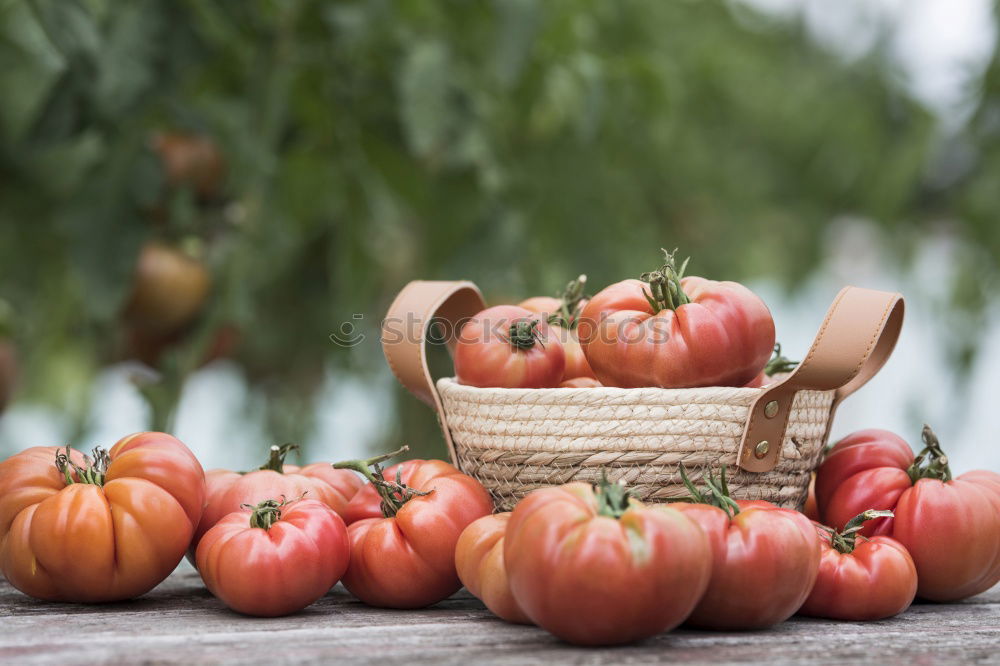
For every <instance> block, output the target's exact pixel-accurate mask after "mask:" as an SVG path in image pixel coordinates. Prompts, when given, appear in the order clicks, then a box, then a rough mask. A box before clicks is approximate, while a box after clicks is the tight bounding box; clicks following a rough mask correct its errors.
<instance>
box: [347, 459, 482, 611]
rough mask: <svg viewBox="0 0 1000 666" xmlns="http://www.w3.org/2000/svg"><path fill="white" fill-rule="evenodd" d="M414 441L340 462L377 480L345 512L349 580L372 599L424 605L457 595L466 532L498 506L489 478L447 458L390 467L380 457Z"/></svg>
mask: <svg viewBox="0 0 1000 666" xmlns="http://www.w3.org/2000/svg"><path fill="white" fill-rule="evenodd" d="M406 448H407V447H403V448H402V449H400V450H399V451H396V452H394V453H391V454H388V455H385V456H378V457H376V458H371V459H369V460H351V461H346V462H342V463H337V464H336V465H335V467H338V468H341V469H353V470H355V471H358V472H361V473H362V474H364V475H365V476H366V478H367V479H368V480H369V483H368V484H367V485H365V487H364V488H362V489H361V490H360V491H358V494H357V495H355V496H354V498H353V499H352V500H351V501H350V503H349V504H348V505H347V509H346V510H345V511H344V513H343V514H342V515H343V516H344V520H345V521H346V522H347V526H348V527H347V532H348V535H349V536H350V539H351V564H350V566H349V567H348V569H347V573H346V574H345V575H344V578H343V583H344V587H346V588H347V589H348V591H350V592H351V594H353V595H354V596H356V597H357V598H358V599H361V601H363V602H365V603H366V604H368V605H370V606H382V607H386V608H423V607H425V606H430V605H431V604H435V603H437V602H439V601H441V600H442V599H446V598H447V597H449V596H451V595H452V594H454V593H455V592H456V591H457V590H458V589H459V588H460V587H461V586H462V584H461V582H460V581H459V578H458V573H457V571H456V569H455V546H456V544H457V543H458V537H459V536H460V535H461V534H462V531H463V530H464V529H465V528H466V527H468V526H469V524H470V523H471V522H472V521H474V520H476V519H477V518H480V517H482V516H486V515H489V514H490V513H491V512H492V511H493V501H492V500H491V499H490V495H489V493H487V492H486V489H485V488H483V486H482V484H481V483H479V481H477V480H475V479H474V478H472V477H471V476H467V475H465V474H462V473H461V472H459V471H458V470H457V469H455V468H454V467H452V466H451V465H449V464H448V463H446V462H444V461H443V460H407V461H406V462H403V463H400V464H398V465H394V466H392V467H390V468H389V469H387V470H385V472H384V473H383V471H382V469H381V467H380V466H379V465H378V463H379V462H381V461H382V460H385V459H387V458H389V457H392V456H394V455H397V454H398V453H401V452H402V451H405V450H406ZM371 466H374V468H375V471H374V472H373V471H372V470H370V469H369V467H371Z"/></svg>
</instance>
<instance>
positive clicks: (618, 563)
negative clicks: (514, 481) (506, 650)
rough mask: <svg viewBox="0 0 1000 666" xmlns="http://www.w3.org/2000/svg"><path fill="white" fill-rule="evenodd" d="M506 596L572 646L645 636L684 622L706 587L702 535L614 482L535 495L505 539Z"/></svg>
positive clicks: (514, 517) (707, 562)
mask: <svg viewBox="0 0 1000 666" xmlns="http://www.w3.org/2000/svg"><path fill="white" fill-rule="evenodd" d="M504 561H505V563H506V566H507V575H508V577H509V580H510V587H511V590H512V591H513V593H514V598H515V599H517V602H518V603H519V604H520V606H521V608H522V609H523V610H524V612H525V613H526V614H527V616H528V617H529V618H530V619H531V621H532V622H534V623H535V624H537V625H538V626H540V627H542V628H544V629H546V630H547V631H549V632H551V633H553V634H555V635H556V636H558V637H559V638H561V639H563V640H565V641H568V642H570V643H577V644H580V645H611V644H616V643H629V642H632V641H637V640H641V639H643V638H648V637H649V636H653V635H655V634H658V633H660V632H661V631H666V630H668V629H671V628H673V627H675V626H677V625H678V624H680V623H681V622H683V621H684V619H685V618H686V617H687V616H688V614H689V613H690V612H691V609H692V608H694V606H695V604H696V603H697V602H698V599H700V598H701V595H702V593H703V592H704V591H705V586H706V585H707V584H708V577H709V573H710V568H711V555H710V553H709V550H708V542H707V540H706V538H705V535H704V533H703V532H702V531H701V530H700V529H699V528H698V525H697V524H695V523H694V522H693V521H692V520H690V519H689V518H687V517H686V516H685V515H684V514H683V513H681V512H680V511H677V510H675V509H672V508H669V507H668V508H656V509H654V508H649V507H646V506H644V505H642V504H641V503H639V502H637V501H635V500H631V499H630V498H629V497H628V493H627V492H625V490H624V489H623V488H622V487H621V486H619V485H616V484H608V483H604V484H602V485H601V487H600V488H598V489H597V490H596V491H595V489H594V488H593V487H592V486H590V485H589V484H586V483H579V482H577V483H569V484H567V485H564V486H558V487H554V488H542V489H540V490H535V491H534V492H532V493H531V494H530V495H528V496H527V497H525V498H524V499H523V500H521V502H520V503H519V504H518V505H517V506H516V507H515V508H514V511H513V513H512V514H511V518H510V522H509V523H508V525H507V534H506V536H505V537H504Z"/></svg>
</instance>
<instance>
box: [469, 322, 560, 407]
mask: <svg viewBox="0 0 1000 666" xmlns="http://www.w3.org/2000/svg"><path fill="white" fill-rule="evenodd" d="M565 367H566V354H565V352H564V351H563V346H562V343H560V342H559V340H558V338H557V337H556V336H554V335H553V334H552V332H551V331H550V329H549V325H548V324H547V323H546V322H545V319H544V317H542V316H541V315H537V314H535V313H533V312H531V311H530V310H525V309H524V308H519V307H517V306H514V305H497V306H494V307H492V308H486V309H485V310H483V311H482V312H480V313H479V314H477V315H476V316H475V317H473V318H472V319H470V320H469V321H468V322H466V323H465V325H464V326H462V331H461V333H460V334H459V337H458V344H457V345H456V347H455V375H456V376H457V377H458V382H459V383H460V384H467V385H469V386H480V387H500V388H546V387H552V386H557V385H558V384H559V381H560V379H561V378H562V374H563V370H564V369H565Z"/></svg>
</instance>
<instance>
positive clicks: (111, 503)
mask: <svg viewBox="0 0 1000 666" xmlns="http://www.w3.org/2000/svg"><path fill="white" fill-rule="evenodd" d="M204 503H205V475H204V473H203V472H202V469H201V465H200V464H198V460H197V459H196V458H195V457H194V455H193V454H192V453H191V451H189V450H188V448H187V447H186V446H184V445H183V444H182V443H181V442H180V441H178V440H177V439H174V438H173V437H171V436H170V435H167V434H164V433H162V432H144V433H138V434H135V435H130V436H128V437H125V438H123V439H121V440H119V441H118V443H116V444H115V445H114V446H113V447H111V450H110V451H105V450H103V449H100V448H98V449H95V450H94V453H93V457H90V456H84V455H83V454H81V453H79V452H78V451H74V450H72V449H69V447H66V448H65V449H60V448H56V447H43V446H38V447H33V448H30V449H27V450H25V451H23V452H21V453H18V454H17V455H14V456H11V457H10V458H8V459H7V460H5V461H4V462H3V463H0V570H2V571H3V575H4V576H5V577H6V578H7V580H8V581H9V582H10V584H11V585H13V586H14V587H16V588H17V589H19V590H21V591H22V592H24V593H25V594H28V595H30V596H33V597H36V598H38V599H45V600H49V601H78V602H102V601H120V600H123V599H131V598H132V597H137V596H139V595H140V594H144V593H146V592H148V591H149V590H151V589H152V588H153V587H155V586H156V585H157V584H158V583H160V582H161V581H162V580H163V579H164V578H166V577H167V576H168V575H169V574H170V572H171V571H173V570H174V567H176V566H177V563H178V562H179V561H180V559H181V558H182V557H183V556H184V551H185V550H186V549H187V547H188V544H189V543H190V542H191V535H192V534H193V533H194V528H195V526H196V525H197V524H198V519H199V518H200V517H201V511H202V507H203V506H204Z"/></svg>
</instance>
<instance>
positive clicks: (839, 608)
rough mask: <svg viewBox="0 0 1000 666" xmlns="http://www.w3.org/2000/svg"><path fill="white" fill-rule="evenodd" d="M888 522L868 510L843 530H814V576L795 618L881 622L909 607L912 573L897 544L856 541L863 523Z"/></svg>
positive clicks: (879, 513) (887, 515)
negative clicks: (816, 565)
mask: <svg viewBox="0 0 1000 666" xmlns="http://www.w3.org/2000/svg"><path fill="white" fill-rule="evenodd" d="M891 517H892V512H891V511H876V510H868V511H865V512H864V513H861V514H859V515H858V516H856V517H855V518H853V519H852V520H851V521H850V522H849V523H847V525H846V527H845V528H844V530H843V531H839V532H838V531H837V530H835V529H833V528H830V527H825V526H821V525H817V536H818V537H819V542H820V547H821V549H822V555H821V556H820V563H819V574H818V575H817V576H816V584H815V585H814V586H813V589H812V592H810V593H809V598H808V599H806V601H805V603H804V604H803V605H802V608H800V609H799V614H800V615H811V616H813V617H826V618H831V619H834V620H852V621H859V620H881V619H883V618H887V617H892V616H893V615H898V614H900V613H902V612H903V611H905V610H906V609H907V608H909V607H910V604H911V603H913V598H914V596H915V595H916V593H917V569H916V567H915V566H914V564H913V558H911V557H910V554H909V553H908V552H907V550H906V548H905V547H904V546H903V544H901V543H899V542H898V541H896V540H895V539H891V538H889V537H884V536H876V537H872V538H870V539H869V538H865V537H861V540H860V542H859V541H858V532H860V531H861V527H862V525H863V523H864V522H865V521H868V520H874V519H876V518H891Z"/></svg>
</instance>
